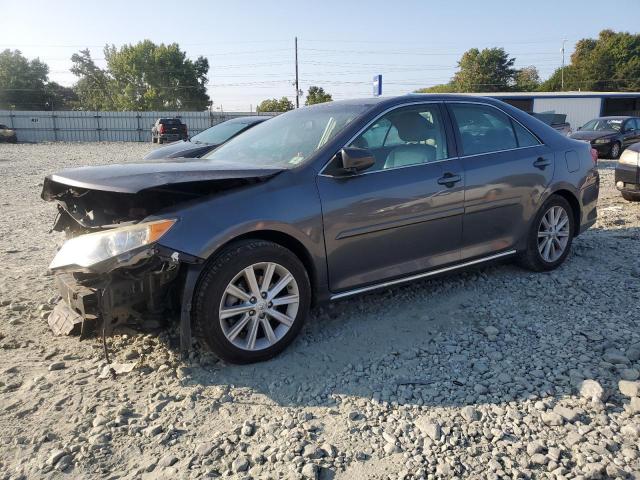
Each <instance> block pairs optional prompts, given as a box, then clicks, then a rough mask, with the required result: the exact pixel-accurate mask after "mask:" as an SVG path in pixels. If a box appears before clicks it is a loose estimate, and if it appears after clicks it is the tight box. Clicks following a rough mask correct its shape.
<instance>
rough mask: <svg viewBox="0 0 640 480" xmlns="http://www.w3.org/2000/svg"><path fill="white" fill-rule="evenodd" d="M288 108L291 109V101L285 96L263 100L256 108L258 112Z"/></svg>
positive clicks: (286, 109)
mask: <svg viewBox="0 0 640 480" xmlns="http://www.w3.org/2000/svg"><path fill="white" fill-rule="evenodd" d="M289 110H293V103H292V102H291V100H289V99H288V98H287V97H282V98H281V99H280V100H278V99H277V98H269V99H267V100H263V101H262V102H260V105H258V107H257V108H256V111H258V112H288V111H289Z"/></svg>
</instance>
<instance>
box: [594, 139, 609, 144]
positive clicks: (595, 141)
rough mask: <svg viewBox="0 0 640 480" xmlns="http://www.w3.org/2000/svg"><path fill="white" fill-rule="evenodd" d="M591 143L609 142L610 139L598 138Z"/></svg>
mask: <svg viewBox="0 0 640 480" xmlns="http://www.w3.org/2000/svg"><path fill="white" fill-rule="evenodd" d="M593 143H600V144H602V143H611V139H610V138H598V139H596V140H594V142H593Z"/></svg>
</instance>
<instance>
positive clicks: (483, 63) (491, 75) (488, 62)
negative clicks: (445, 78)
mask: <svg viewBox="0 0 640 480" xmlns="http://www.w3.org/2000/svg"><path fill="white" fill-rule="evenodd" d="M515 61H516V60H515V58H509V55H508V54H507V52H505V51H504V49H503V48H497V47H496V48H485V49H484V50H478V49H477V48H472V49H470V50H467V51H466V52H464V53H463V54H462V57H461V58H460V61H459V62H458V71H457V72H456V73H455V74H454V76H453V78H452V79H451V81H450V82H449V83H445V84H442V85H435V86H433V87H429V88H423V89H420V90H417V91H418V92H420V93H423V92H431V93H434V92H435V93H443V92H500V91H506V90H510V89H511V87H512V85H513V83H514V75H515V74H516V70H515V69H514V68H513V64H514V63H515Z"/></svg>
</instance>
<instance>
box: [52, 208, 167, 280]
mask: <svg viewBox="0 0 640 480" xmlns="http://www.w3.org/2000/svg"><path fill="white" fill-rule="evenodd" d="M175 222H176V221H175V220H173V219H171V220H157V221H153V222H146V223H139V224H137V225H130V226H127V227H122V228H113V229H111V230H105V231H104V232H97V233H88V234H86V235H80V236H78V237H75V238H72V239H70V240H68V241H66V242H65V243H64V244H63V245H62V248H61V249H60V250H59V251H58V253H57V254H56V256H55V257H54V259H53V261H52V262H51V264H50V265H49V269H50V270H55V269H60V268H63V267H70V266H78V267H81V268H89V267H91V266H93V265H95V264H97V263H100V262H103V261H105V260H108V259H110V258H114V257H118V256H120V255H123V254H125V253H129V252H134V251H137V250H139V249H144V248H143V247H146V246H149V245H151V244H153V243H155V242H157V241H158V240H159V239H160V238H161V237H162V236H163V235H164V234H165V233H167V232H168V231H169V229H170V228H171V227H172V226H173V225H174V223H175Z"/></svg>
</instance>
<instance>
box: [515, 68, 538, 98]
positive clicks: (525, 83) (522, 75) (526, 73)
mask: <svg viewBox="0 0 640 480" xmlns="http://www.w3.org/2000/svg"><path fill="white" fill-rule="evenodd" d="M514 81H515V85H514V90H516V91H518V92H533V91H534V90H537V89H538V88H540V74H539V73H538V69H537V68H536V67H534V66H529V67H524V68H521V69H520V70H517V71H516V73H515V76H514Z"/></svg>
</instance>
